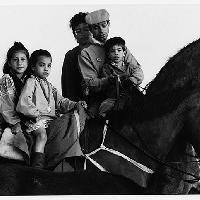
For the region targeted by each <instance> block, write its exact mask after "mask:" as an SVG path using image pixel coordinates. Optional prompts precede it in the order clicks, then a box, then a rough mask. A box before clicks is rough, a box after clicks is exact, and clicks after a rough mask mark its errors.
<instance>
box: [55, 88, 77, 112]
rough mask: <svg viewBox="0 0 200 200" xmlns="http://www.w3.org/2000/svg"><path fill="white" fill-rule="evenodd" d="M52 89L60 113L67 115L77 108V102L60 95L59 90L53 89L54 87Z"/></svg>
mask: <svg viewBox="0 0 200 200" xmlns="http://www.w3.org/2000/svg"><path fill="white" fill-rule="evenodd" d="M51 87H52V91H53V96H54V99H55V104H56V109H57V110H58V111H59V112H60V113H66V112H68V111H70V110H71V109H74V108H75V107H76V104H77V102H75V101H71V100H69V99H68V98H64V97H63V96H61V95H60V94H59V92H58V90H57V89H56V88H55V87H53V86H52V85H51Z"/></svg>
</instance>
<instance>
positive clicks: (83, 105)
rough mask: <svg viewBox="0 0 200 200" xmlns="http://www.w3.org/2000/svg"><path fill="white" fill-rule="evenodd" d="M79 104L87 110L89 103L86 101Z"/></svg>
mask: <svg viewBox="0 0 200 200" xmlns="http://www.w3.org/2000/svg"><path fill="white" fill-rule="evenodd" d="M78 104H79V105H80V106H82V107H83V108H85V109H86V108H87V103H86V102H85V101H79V102H78Z"/></svg>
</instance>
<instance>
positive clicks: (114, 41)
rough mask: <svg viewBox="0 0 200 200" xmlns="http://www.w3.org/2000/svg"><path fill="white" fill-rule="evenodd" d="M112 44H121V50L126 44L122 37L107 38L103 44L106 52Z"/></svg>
mask: <svg viewBox="0 0 200 200" xmlns="http://www.w3.org/2000/svg"><path fill="white" fill-rule="evenodd" d="M114 45H119V46H121V47H122V49H123V51H125V45H126V43H125V40H124V39H122V38H121V37H113V38H110V39H108V40H107V41H106V43H105V44H104V48H105V51H106V53H108V52H109V50H110V48H112V47H113V46H114Z"/></svg>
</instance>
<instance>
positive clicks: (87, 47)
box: [81, 44, 104, 53]
mask: <svg viewBox="0 0 200 200" xmlns="http://www.w3.org/2000/svg"><path fill="white" fill-rule="evenodd" d="M94 51H104V47H103V46H102V45H99V44H87V45H85V46H83V47H82V48H81V53H84V52H88V53H90V52H94Z"/></svg>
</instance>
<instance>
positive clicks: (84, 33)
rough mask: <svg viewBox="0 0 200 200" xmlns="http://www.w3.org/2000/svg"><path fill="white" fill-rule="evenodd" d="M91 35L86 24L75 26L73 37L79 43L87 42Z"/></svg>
mask: <svg viewBox="0 0 200 200" xmlns="http://www.w3.org/2000/svg"><path fill="white" fill-rule="evenodd" d="M91 36H92V34H91V33H90V30H89V26H88V24H86V23H81V24H79V25H78V26H76V27H75V30H74V37H75V39H76V40H77V42H78V43H79V44H80V45H85V44H87V43H88V42H89V39H90V38H91Z"/></svg>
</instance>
